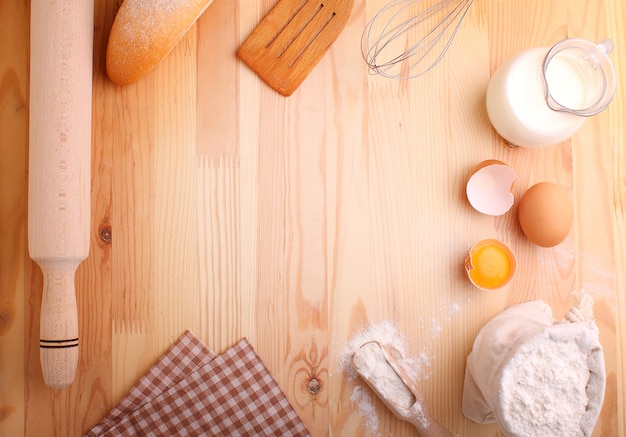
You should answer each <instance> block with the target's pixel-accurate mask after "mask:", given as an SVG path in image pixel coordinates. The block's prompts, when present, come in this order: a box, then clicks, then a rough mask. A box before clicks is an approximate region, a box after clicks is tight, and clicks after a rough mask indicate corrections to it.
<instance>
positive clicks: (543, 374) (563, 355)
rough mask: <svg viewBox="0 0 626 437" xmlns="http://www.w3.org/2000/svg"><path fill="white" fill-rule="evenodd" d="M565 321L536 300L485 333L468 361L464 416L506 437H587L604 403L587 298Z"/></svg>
mask: <svg viewBox="0 0 626 437" xmlns="http://www.w3.org/2000/svg"><path fill="white" fill-rule="evenodd" d="M584 297H586V298H587V301H584V299H581V301H580V302H579V306H578V307H574V308H572V310H570V312H569V313H568V314H567V316H566V318H567V320H566V321H563V322H556V323H555V320H554V319H553V317H552V310H551V308H550V307H549V306H548V305H547V304H546V303H545V302H543V301H540V300H536V301H532V302H527V303H523V304H519V305H515V306H512V307H510V308H508V309H506V310H505V311H503V312H501V313H500V314H499V315H497V316H496V317H494V318H493V319H491V320H490V321H489V322H487V324H485V326H484V327H483V328H482V329H481V330H480V332H479V333H478V336H477V337H476V339H475V342H474V345H473V348H472V351H471V352H470V354H469V356H468V357H467V366H466V370H465V383H464V388H463V402H462V411H463V414H464V415H465V416H466V417H467V418H469V419H471V420H473V421H475V422H478V423H493V422H497V423H498V425H499V427H500V428H501V429H502V431H503V432H504V434H505V435H506V436H507V437H512V436H520V437H521V436H524V437H533V436H536V437H549V436H555V437H557V436H558V437H561V436H568V437H576V436H590V435H591V434H592V432H593V429H594V427H595V424H596V422H597V419H598V416H599V414H600V409H601V407H602V403H603V400H604V391H605V385H606V371H605V367H604V355H603V352H602V346H601V344H600V341H599V339H598V328H597V326H596V324H595V322H594V320H593V313H592V311H591V306H592V304H593V300H591V298H590V297H588V295H583V298H584Z"/></svg>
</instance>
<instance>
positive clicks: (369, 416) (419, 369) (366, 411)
mask: <svg viewBox="0 0 626 437" xmlns="http://www.w3.org/2000/svg"><path fill="white" fill-rule="evenodd" d="M374 341H375V342H377V343H379V344H381V345H386V346H389V347H390V348H391V349H393V350H394V355H395V357H396V363H397V365H398V367H400V368H401V369H402V371H403V372H404V373H405V374H406V375H407V376H408V377H409V378H411V379H412V380H414V381H415V382H419V381H421V380H424V379H425V377H426V373H425V371H427V370H428V369H429V368H430V357H429V356H428V354H427V353H426V352H421V353H419V354H418V357H417V358H416V359H414V358H410V357H408V356H407V355H408V353H407V345H406V342H405V340H404V338H403V337H402V335H400V333H398V331H397V329H396V327H395V325H394V324H393V323H392V322H391V321H384V322H381V323H378V324H375V325H370V326H367V327H366V328H365V329H364V330H363V331H361V332H360V333H359V334H357V335H356V336H354V337H353V338H352V340H351V341H350V342H349V343H348V344H347V345H346V347H345V348H344V349H343V351H342V352H341V353H340V354H339V361H340V366H341V368H342V370H343V371H344V372H345V373H346V374H347V375H348V377H349V378H350V379H355V378H357V377H358V373H357V372H356V370H354V369H353V368H352V365H351V362H352V357H353V356H354V355H355V353H357V352H358V351H359V350H360V349H361V346H363V345H364V344H366V343H368V342H374ZM365 359H366V360H367V361H369V360H370V359H375V357H374V356H370V357H369V358H368V357H365ZM362 365H363V366H368V365H369V366H371V362H370V363H369V364H368V363H362ZM370 370H371V371H373V370H374V369H373V368H371V369H370ZM362 371H363V370H362ZM366 371H367V370H366ZM392 376H395V379H396V380H398V381H400V383H401V385H400V384H396V383H395V382H394V381H393V378H392ZM382 377H383V378H386V381H388V382H389V384H388V386H389V387H388V388H389V390H390V391H389V393H388V396H390V397H391V398H393V397H398V400H399V402H400V404H401V405H403V406H404V407H405V408H406V409H407V414H415V415H419V414H420V413H421V404H420V403H419V402H415V397H414V396H413V395H412V394H411V393H410V392H407V389H406V386H404V384H402V381H401V380H400V379H399V377H398V376H397V375H395V373H394V374H393V375H387V377H385V376H382ZM387 378H388V379H387ZM371 393H372V392H371V391H370V390H369V389H368V388H366V386H361V385H356V386H355V387H354V389H353V391H352V396H351V397H350V399H351V400H353V401H355V402H357V405H358V407H359V412H360V414H361V416H362V417H363V420H364V425H365V426H366V427H367V428H368V429H369V431H370V432H372V433H373V434H375V435H377V436H380V435H381V434H380V430H379V418H378V415H377V413H376V409H375V407H374V404H373V402H372V397H371V396H372V395H371ZM411 409H412V410H411ZM409 410H411V411H409ZM418 417H419V416H418Z"/></svg>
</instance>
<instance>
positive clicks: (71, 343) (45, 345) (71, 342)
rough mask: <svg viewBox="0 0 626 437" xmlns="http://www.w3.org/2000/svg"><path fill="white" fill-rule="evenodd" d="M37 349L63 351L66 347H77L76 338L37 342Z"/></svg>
mask: <svg viewBox="0 0 626 437" xmlns="http://www.w3.org/2000/svg"><path fill="white" fill-rule="evenodd" d="M39 347H40V348H42V349H63V348H68V347H78V338H68V339H67V340H43V339H42V340H39Z"/></svg>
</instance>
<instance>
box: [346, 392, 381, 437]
mask: <svg viewBox="0 0 626 437" xmlns="http://www.w3.org/2000/svg"><path fill="white" fill-rule="evenodd" d="M350 400H351V401H354V402H356V403H357V405H358V406H359V411H360V412H361V416H363V419H364V421H365V423H364V425H365V426H366V427H367V429H369V430H370V431H371V432H372V433H373V434H374V435H376V436H380V432H379V430H378V428H379V422H378V415H377V414H376V408H375V407H374V403H373V402H372V395H371V394H370V392H369V391H368V390H367V389H366V388H365V387H363V386H360V385H355V386H354V389H353V390H352V396H350Z"/></svg>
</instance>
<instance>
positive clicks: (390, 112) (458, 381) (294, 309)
mask: <svg viewBox="0 0 626 437" xmlns="http://www.w3.org/2000/svg"><path fill="white" fill-rule="evenodd" d="M385 2H386V0H357V1H356V2H355V3H356V4H355V7H354V10H353V12H352V15H351V17H350V21H349V23H348V26H347V28H346V29H345V30H344V32H343V33H342V34H341V35H340V37H339V39H338V40H337V41H336V43H335V44H334V45H333V46H332V49H331V50H330V52H329V53H328V54H327V55H326V56H325V58H324V59H323V60H322V62H321V63H320V64H318V66H317V67H316V68H315V69H314V71H313V72H312V73H311V75H310V76H309V77H308V78H307V79H306V80H305V82H304V83H303V85H302V86H301V87H300V88H299V89H298V90H297V91H296V93H295V94H294V95H292V96H291V97H289V98H285V97H282V96H280V95H279V94H277V93H276V92H274V91H273V90H271V89H269V88H268V87H267V86H265V84H263V83H262V82H261V81H260V80H259V79H258V78H257V77H256V76H255V75H254V74H253V73H252V72H251V71H250V70H249V69H248V68H247V67H246V66H245V65H243V64H242V63H241V62H239V61H238V60H237V58H236V56H235V50H236V48H237V47H238V45H239V44H240V43H241V42H242V41H243V39H245V37H246V36H247V35H248V34H249V33H250V32H251V30H252V29H253V28H254V27H255V26H256V24H257V23H258V22H259V21H260V19H261V18H262V17H263V15H264V14H265V13H266V12H267V11H269V9H270V8H271V7H272V6H273V4H274V3H275V1H274V0H262V1H245V2H244V1H232V0H215V1H214V3H213V4H212V5H211V6H210V7H209V9H208V10H207V12H206V13H205V14H204V15H203V16H202V17H201V19H200V20H199V21H198V23H197V25H196V26H194V27H193V28H192V29H191V31H190V32H189V33H188V35H187V36H186V37H185V38H184V39H183V40H182V41H181V43H180V44H179V45H178V46H177V47H176V48H175V49H174V51H173V52H172V53H171V54H170V55H169V56H168V57H167V58H166V59H165V60H164V61H163V62H162V63H161V64H159V66H158V67H157V68H156V69H155V70H154V71H153V72H152V73H150V74H149V75H148V76H147V77H145V78H144V79H142V80H141V81H140V82H138V83H136V84H134V85H131V86H127V87H118V86H115V85H113V84H112V83H111V82H110V81H109V80H108V79H107V77H106V74H105V71H104V57H105V49H106V42H107V37H108V32H109V29H110V27H111V24H112V22H113V19H114V17H115V13H116V11H117V8H118V7H119V3H120V1H107V0H96V8H95V41H94V44H95V45H94V82H93V121H94V123H93V149H92V150H93V158H92V162H93V167H92V168H93V179H92V217H91V220H92V222H91V223H92V232H91V235H92V237H91V252H90V255H89V258H88V259H87V260H86V261H85V262H84V263H83V264H82V265H81V267H80V269H79V272H78V277H77V289H78V292H77V296H78V311H79V322H80V335H81V348H80V360H79V368H78V373H77V377H76V380H75V382H74V383H73V385H71V387H70V388H69V389H66V390H60V391H53V390H50V389H48V388H47V387H46V386H45V385H44V383H43V380H42V375H41V370H40V364H39V348H38V336H39V312H40V303H41V287H42V277H41V273H40V271H39V270H38V268H37V267H36V265H35V264H34V263H33V262H32V261H31V260H30V258H29V256H28V250H27V235H26V223H27V207H26V205H27V201H26V199H27V178H28V171H27V170H28V162H27V161H28V160H27V156H28V155H27V152H28V135H27V132H28V106H29V102H28V90H29V79H28V73H29V65H28V64H29V62H28V47H29V4H30V2H27V1H13V0H0V147H1V151H2V153H1V154H0V435H1V436H8V437H13V436H21V435H26V436H48V435H55V436H78V435H81V433H82V432H83V431H85V430H86V429H87V428H89V427H90V426H91V425H93V424H95V423H96V422H98V421H99V420H100V419H101V418H102V417H103V416H104V415H105V414H106V413H107V412H108V411H109V410H110V409H111V408H113V407H114V406H115V405H116V403H117V402H118V401H119V400H120V398H121V397H122V396H123V395H124V394H125V393H126V392H127V390H128V389H129V388H130V387H131V386H132V385H133V384H134V383H135V382H136V381H137V379H138V378H139V377H140V376H141V375H142V374H143V373H144V372H145V371H146V370H147V369H148V368H149V366H150V365H151V364H152V363H154V361H155V360H156V359H157V358H158V357H159V356H160V354H162V353H163V352H164V351H165V350H166V349H167V347H168V346H170V345H171V344H172V343H173V342H174V341H175V340H176V339H177V338H178V337H179V336H180V335H181V334H182V333H183V332H184V330H186V329H190V330H191V331H192V332H194V333H195V334H196V335H197V336H199V337H200V338H201V339H202V340H204V341H205V342H206V343H207V344H208V345H209V346H210V347H211V348H212V349H214V350H215V351H217V352H221V351H223V350H225V349H227V348H228V347H230V346H231V345H233V344H234V343H235V342H236V341H238V340H239V339H241V338H242V337H247V338H248V340H249V341H250V342H251V343H252V345H253V346H254V348H255V350H256V351H257V352H258V354H259V355H260V356H261V357H262V358H263V360H264V361H265V363H266V364H267V366H268V367H269V369H270V370H271V372H272V374H273V375H274V377H275V378H276V380H277V381H278V383H279V384H280V386H281V387H282V389H283V390H284V392H285V393H286V395H287V396H288V398H289V399H290V401H291V402H292V404H293V405H294V407H295V408H296V410H297V411H298V413H299V414H300V416H301V417H302V419H303V420H304V422H305V423H306V425H307V426H308V428H309V429H310V430H311V432H312V434H313V435H314V436H324V435H342V436H343V435H346V436H351V435H363V434H364V435H370V434H372V432H371V430H370V428H368V427H367V426H366V424H365V421H364V419H363V418H362V416H361V414H360V412H359V409H358V407H357V405H356V403H355V402H354V401H352V400H350V397H351V395H352V391H353V389H354V387H355V386H356V385H358V384H362V383H361V382H360V381H358V380H354V379H350V378H347V377H346V376H345V374H344V372H342V369H341V366H340V364H341V363H340V359H339V357H340V354H341V352H342V351H343V350H344V349H345V347H346V344H347V343H348V342H349V340H350V339H351V338H352V337H353V336H354V335H355V334H356V333H357V332H359V330H360V329H362V328H363V326H365V325H367V324H368V323H378V322H383V321H392V322H394V323H395V324H396V326H397V329H398V331H399V332H400V333H401V334H402V336H403V337H404V338H405V339H406V340H407V343H408V344H409V349H410V352H411V354H412V355H414V356H418V355H423V356H427V357H428V359H429V363H430V377H429V378H428V379H426V380H425V381H423V390H424V394H425V399H426V404H427V406H428V407H429V408H430V409H431V410H432V413H433V415H434V416H435V417H437V418H439V420H440V421H441V422H443V424H445V425H446V426H447V427H448V428H449V429H451V430H452V431H453V432H454V433H456V434H458V435H461V436H497V435H500V433H499V431H498V429H497V427H496V426H495V425H477V424H475V423H472V422H470V421H469V420H467V419H466V418H464V417H463V415H462V413H461V409H460V408H461V394H462V389H463V375H464V369H465V360H466V357H467V354H468V353H469V351H470V349H471V346H472V343H473V340H474V338H475V336H476V334H477V332H478V331H479V329H480V328H481V327H482V326H483V324H484V323H485V322H486V321H487V320H489V319H490V318H491V317H493V316H494V315H495V314H497V313H498V312H499V311H501V310H503V309H504V308H506V307H508V306H510V305H512V304H515V303H520V302H525V301H529V300H533V299H544V300H545V301H546V302H548V303H549V304H550V305H551V307H552V308H553V310H554V314H555V316H556V317H557V318H558V317H562V316H563V314H564V313H565V311H566V309H567V308H569V307H570V306H571V305H572V303H573V300H572V296H571V293H572V291H573V290H580V289H586V290H588V291H589V292H590V293H591V295H592V297H593V298H594V299H595V313H596V316H597V320H598V325H599V327H600V336H601V342H602V344H603V345H604V353H605V358H606V369H607V391H606V398H605V402H604V406H603V409H602V413H601V417H600V421H599V423H598V426H597V427H596V433H595V435H597V436H623V435H625V434H626V423H625V419H626V414H625V413H626V400H625V399H624V389H625V388H626V379H625V378H626V374H625V371H626V366H625V364H624V359H623V356H624V353H625V351H624V349H622V347H624V344H625V342H626V339H625V338H624V333H626V301H625V299H624V289H625V285H626V276H625V275H626V269H625V265H626V258H625V257H626V216H625V213H626V152H625V151H626V145H625V140H626V133H625V120H626V105H625V101H624V94H623V89H624V85H623V84H625V83H626V31H625V28H626V10H625V9H624V5H623V3H622V2H621V0H569V1H562V0H478V1H477V2H476V3H475V4H474V5H473V7H472V9H471V11H470V13H469V14H468V15H467V18H466V20H465V22H464V24H463V26H462V28H461V31H460V32H459V34H458V37H457V39H456V40H455V42H454V44H453V46H452V48H451V49H450V51H449V52H448V54H447V55H446V56H445V58H444V60H443V62H442V63H441V64H439V66H437V68H436V69H435V70H433V71H432V72H431V73H429V74H427V75H426V76H424V77H422V78H419V79H414V80H410V81H403V82H398V81H394V80H389V79H385V78H382V77H380V76H374V75H369V74H368V72H367V69H366V67H365V64H364V62H363V60H362V58H361V53H360V37H361V33H362V31H363V29H364V26H365V23H366V22H367V20H368V19H369V18H371V17H372V16H373V15H374V13H375V12H376V11H377V10H379V9H380V8H381V7H382V6H383V5H384V4H385ZM565 37H582V38H586V39H590V40H601V39H603V38H605V37H609V38H611V39H612V40H613V41H614V42H615V50H614V51H613V52H612V53H611V55H610V57H611V59H612V61H613V62H614V64H615V66H616V70H617V74H618V92H617V95H616V97H615V99H614V101H613V102H612V103H611V105H610V107H609V109H608V110H606V111H604V112H603V113H601V114H600V115H598V116H596V117H594V118H592V119H589V120H588V121H587V122H586V123H585V125H584V126H583V128H582V129H581V130H580V131H579V132H578V133H577V134H576V135H575V136H574V137H573V138H572V139H571V140H570V141H566V142H564V143H562V144H559V145H557V146H554V147H549V148H545V149H537V150H531V149H511V148H508V147H507V146H506V145H505V143H504V142H503V140H502V139H501V138H499V137H498V136H497V135H496V134H495V133H494V131H493V130H492V129H491V127H490V125H489V121H488V118H487V114H486V110H485V104H484V97H485V90H486V87H487V84H488V81H489V78H490V75H491V74H492V73H493V71H494V70H495V68H496V67H497V66H498V65H499V64H500V63H501V62H503V61H504V60H505V59H507V58H509V57H510V56H512V55H513V54H515V53H517V52H519V51H521V50H524V49H526V48H530V47H535V46H547V45H552V44H554V43H556V42H557V41H559V40H561V39H563V38H565ZM491 158H495V159H500V160H502V161H504V162H506V163H508V164H509V165H510V166H511V167H513V169H514V170H515V171H516V172H517V175H518V182H517V184H516V185H515V189H514V194H515V195H516V196H517V198H519V196H520V195H521V194H522V193H523V192H524V190H525V189H527V188H528V187H529V186H530V185H532V184H533V183H536V182H539V181H552V182H556V183H558V184H560V185H561V186H563V187H564V188H565V189H566V190H567V192H568V194H569V195H570V196H571V199H572V201H573V205H574V210H575V222H574V226H573V229H572V231H571V232H570V234H569V236H568V237H567V239H566V240H565V241H564V242H563V243H561V244H560V245H558V246H556V247H554V248H550V249H544V248H538V247H536V246H534V245H533V244H531V243H530V242H529V241H528V240H527V239H525V238H524V236H523V234H522V232H521V228H520V227H519V224H518V221H517V217H516V207H515V206H514V208H513V209H512V210H511V211H510V212H509V213H507V214H505V215H503V216H501V217H497V218H492V217H488V216H484V215H481V214H479V213H477V212H475V211H474V210H473V209H472V208H471V207H470V205H469V204H468V202H467V200H466V197H465V194H464V184H465V181H466V178H467V177H468V175H469V172H470V170H471V169H472V168H473V167H474V166H475V165H476V164H477V163H478V162H480V161H482V160H484V159H491ZM485 237H494V238H499V239H501V240H502V241H505V242H506V243H508V244H509V245H510V246H511V247H512V248H513V250H514V251H515V252H516V254H517V257H518V263H519V269H518V273H517V275H516V277H515V278H514V280H513V281H512V282H511V283H510V285H509V286H508V287H507V288H506V289H504V290H501V291H498V292H492V293H487V292H481V291H479V290H477V289H475V288H474V287H473V286H472V285H471V284H470V283H469V282H468V280H467V278H466V276H465V274H464V271H463V260H464V257H465V254H466V252H467V250H468V249H469V247H470V246H471V245H472V244H473V243H474V242H475V241H477V240H479V239H481V238H485ZM452 309H454V311H452ZM313 378H316V379H317V380H318V381H319V382H320V384H321V389H320V391H319V392H318V393H316V394H311V393H309V392H308V390H307V383H308V382H309V381H310V380H311V379H313ZM374 405H375V407H376V412H377V416H378V418H379V431H380V435H395V436H404V435H415V431H414V430H413V429H411V428H410V426H409V425H407V424H405V423H401V422H399V421H397V420H396V419H395V418H394V417H393V416H392V415H391V414H390V413H389V412H388V411H387V410H386V409H385V408H384V406H383V405H382V404H381V403H380V402H375V403H374Z"/></svg>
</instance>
